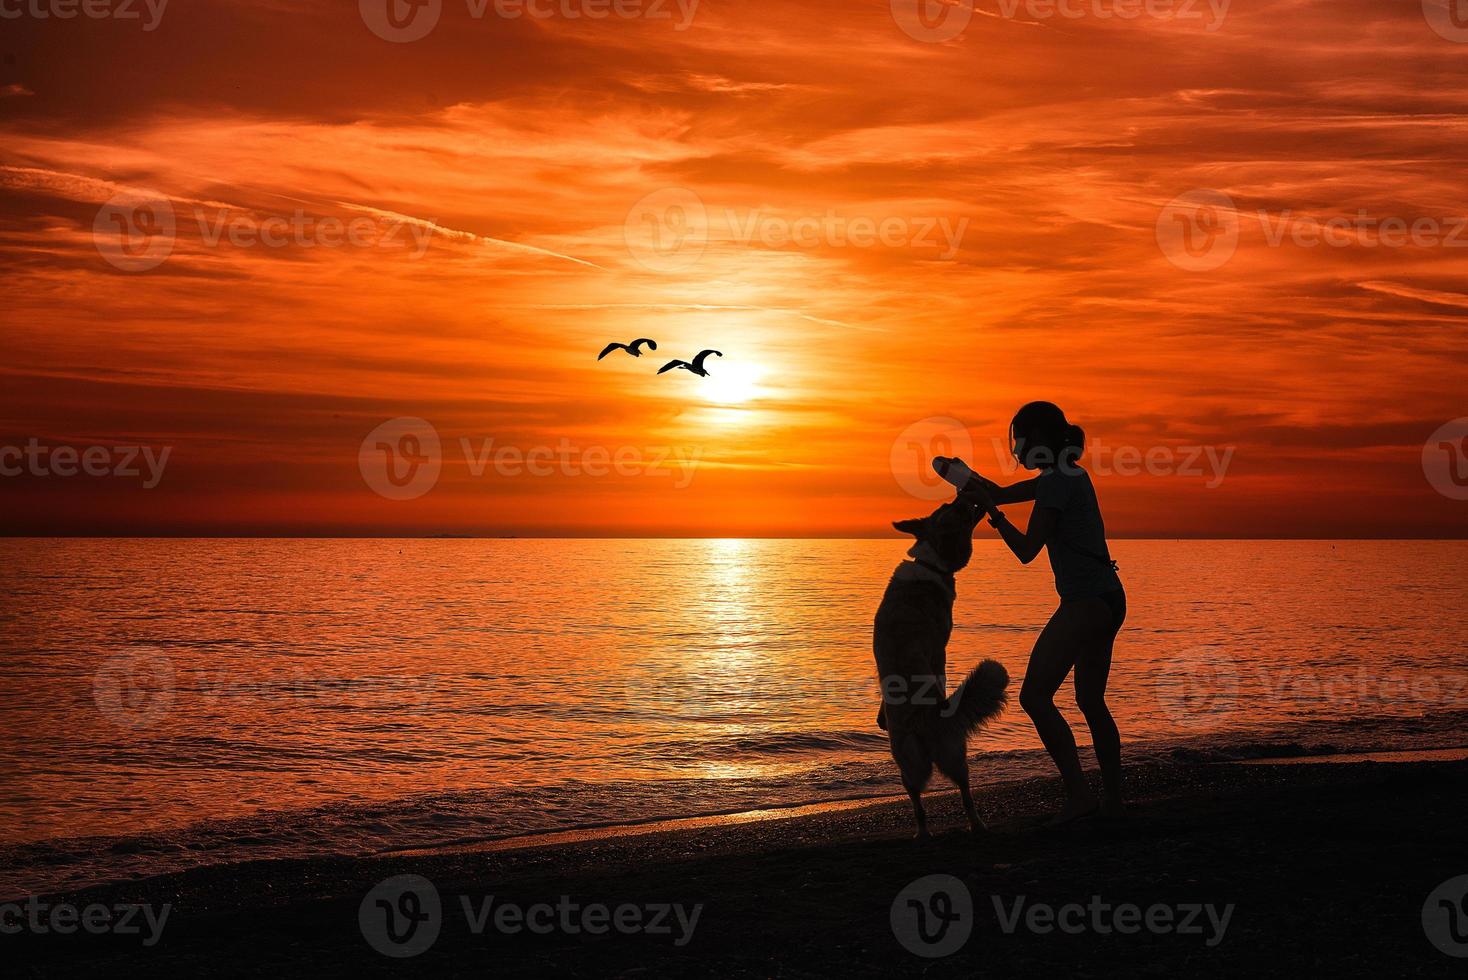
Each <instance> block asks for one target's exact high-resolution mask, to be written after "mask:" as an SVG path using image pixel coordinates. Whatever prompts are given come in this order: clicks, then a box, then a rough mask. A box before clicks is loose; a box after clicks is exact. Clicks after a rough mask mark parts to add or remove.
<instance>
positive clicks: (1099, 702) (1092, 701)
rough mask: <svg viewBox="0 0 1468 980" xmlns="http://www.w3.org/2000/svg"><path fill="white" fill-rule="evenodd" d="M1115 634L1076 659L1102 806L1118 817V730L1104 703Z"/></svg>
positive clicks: (1080, 701)
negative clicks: (1093, 749) (1096, 767)
mask: <svg viewBox="0 0 1468 980" xmlns="http://www.w3.org/2000/svg"><path fill="white" fill-rule="evenodd" d="M1114 640H1115V636H1114V635H1111V636H1108V637H1107V638H1106V639H1105V641H1104V642H1103V643H1101V644H1100V645H1099V646H1098V645H1096V644H1095V643H1094V642H1093V643H1090V644H1087V645H1086V648H1085V649H1083V651H1082V652H1081V653H1080V654H1079V655H1078V656H1077V658H1076V672H1075V692H1076V707H1078V708H1080V709H1081V714H1083V715H1085V716H1086V726H1087V727H1088V728H1090V729H1091V744H1092V745H1094V746H1095V749H1096V763H1097V764H1098V765H1099V766H1100V767H1101V792H1102V808H1103V809H1104V810H1105V811H1106V812H1107V814H1108V815H1112V816H1119V815H1120V813H1121V810H1122V797H1121V733H1120V732H1119V731H1117V729H1116V720H1115V719H1114V718H1112V717H1111V709H1110V708H1108V707H1107V706H1106V681H1107V679H1108V678H1109V677H1110V675H1111V650H1112V644H1113V642H1114Z"/></svg>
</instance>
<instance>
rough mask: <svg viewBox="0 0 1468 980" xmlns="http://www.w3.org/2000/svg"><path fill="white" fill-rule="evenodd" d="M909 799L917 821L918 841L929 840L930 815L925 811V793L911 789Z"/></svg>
mask: <svg viewBox="0 0 1468 980" xmlns="http://www.w3.org/2000/svg"><path fill="white" fill-rule="evenodd" d="M907 797H908V799H910V800H912V816H913V819H915V820H916V821H917V838H918V840H927V839H928V814H927V813H926V811H924V810H923V791H922V790H920V789H910V790H908V791H907Z"/></svg>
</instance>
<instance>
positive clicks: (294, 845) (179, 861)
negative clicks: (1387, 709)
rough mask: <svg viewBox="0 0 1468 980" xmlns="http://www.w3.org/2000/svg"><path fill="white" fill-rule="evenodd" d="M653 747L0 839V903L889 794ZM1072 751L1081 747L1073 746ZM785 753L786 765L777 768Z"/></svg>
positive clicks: (836, 764) (1139, 750)
mask: <svg viewBox="0 0 1468 980" xmlns="http://www.w3.org/2000/svg"><path fill="white" fill-rule="evenodd" d="M1465 721H1468V713H1464V712H1444V713H1442V714H1439V715H1435V716H1432V717H1430V718H1423V719H1415V720H1413V721H1412V722H1411V723H1404V721H1403V719H1401V718H1364V719H1363V718H1354V719H1342V720H1341V721H1340V722H1338V723H1333V724H1313V725H1310V726H1304V727H1300V728H1297V729H1294V730H1291V731H1286V732H1277V733H1272V734H1262V735H1249V734H1245V733H1238V732H1233V733H1220V734H1213V735H1199V736H1196V737H1193V738H1189V739H1184V740H1170V741H1156V742H1146V741H1143V742H1128V743H1126V745H1125V747H1124V751H1125V754H1126V758H1127V759H1128V760H1129V761H1131V762H1133V763H1160V764H1166V765H1203V764H1213V763H1224V762H1237V761H1244V760H1250V759H1269V758H1303V757H1320V758H1328V757H1329V756H1332V755H1346V754H1359V753H1363V752H1389V751H1402V750H1412V749H1432V748H1441V747H1456V746H1459V745H1462V744H1463V742H1464V738H1463V732H1464V731H1465V725H1464V723H1465ZM973 749H974V752H973V756H972V760H971V766H972V769H973V773H974V776H973V779H974V782H975V784H976V785H985V784H988V785H994V784H996V783H1002V782H1007V781H1012V780H1016V779H1022V778H1026V777H1032V776H1037V775H1050V774H1052V773H1053V772H1054V768H1053V766H1052V764H1051V762H1050V760H1049V758H1048V757H1047V756H1046V755H1045V753H1044V752H1043V750H1040V749H1023V748H1022V749H1008V750H1001V751H994V750H989V749H987V748H986V747H985V745H984V743H983V741H982V739H981V740H980V741H979V742H977V743H975V744H974V746H973ZM659 750H660V751H662V752H665V753H667V754H668V755H669V756H674V757H678V758H682V759H686V760H688V761H689V763H690V765H689V769H690V770H692V772H693V774H691V775H686V776H677V777H672V778H657V779H616V780H605V781H591V780H581V779H567V780H563V781H560V782H556V783H552V784H546V785H521V786H503V785H501V786H495V787H485V788H481V789H473V790H455V791H453V792H442V793H426V794H417V795H413V796H408V797H403V798H399V799H391V800H383V801H376V802H342V803H333V804H328V805H322V806H314V807H310V808H300V809H289V810H272V811H263V812H259V813H255V814H252V815H250V816H246V817H240V818H231V819H215V820H206V821H200V822H196V823H192V824H188V825H186V826H182V827H174V828H166V829H159V830H157V831H150V832H147V833H141V834H128V835H120V836H91V837H70V838H62V839H51V840H45V841H39V842H29V843H18V844H9V845H5V846H0V868H3V869H4V870H3V872H0V900H3V899H5V898H7V897H15V896H23V895H28V894H51V893H55V892H58V891H63V890H71V889H77V888H83V887H87V886H91V885H97V884H103V883H107V882H116V881H128V880H136V879H140V878H144V877H151V876H154V875H159V874H167V873H172V872H178V871H184V870H188V869H190V868H195V867H200V866H205V865H216V864H230V863H236V862H242V861H250V860H261V859H293V858H303V857H314V856H327V855H337V856H346V857H363V856H370V855H373V854H380V853H385V852H389V851H397V850H403V849H410V848H431V847H445V846H460V845H465V844H470V843H479V842H486V841H492V840H496V839H502V838H506V837H516V836H522V835H525V834H534V833H541V832H547V831H556V830H571V829H585V828H591V827H600V826H607V825H611V824H622V823H637V822H643V821H648V820H664V819H675V818H680V817H690V816H706V815H713V814H720V813H729V812H736V811H740V810H751V809H761V808H767V807H775V806H794V805H801V804H807V803H823V802H831V801H836V800H849V799H859V798H863V797H869V796H875V795H884V794H889V793H890V794H898V793H900V792H901V786H900V785H899V783H898V780H897V775H896V771H895V768H894V767H893V765H892V763H891V761H890V759H888V758H887V756H886V738H885V736H883V735H880V734H877V733H874V732H862V731H831V730H816V731H792V732H761V733H752V734H741V735H723V736H715V737H712V738H709V739H706V740H702V741H692V740H678V739H669V740H664V741H663V742H661V743H659ZM1083 753H1084V750H1083ZM772 757H773V758H776V759H779V760H781V761H782V764H781V765H778V766H771V765H769V764H768V763H766V764H765V765H763V766H758V767H755V768H756V769H757V770H758V771H759V772H760V775H758V776H737V775H736V776H723V777H717V778H716V777H711V776H709V775H708V767H707V764H708V763H709V762H714V761H718V762H734V763H737V762H738V761H739V760H740V759H750V758H765V759H769V758H772ZM787 761H788V763H789V764H788V765H786V764H784V763H785V762H787Z"/></svg>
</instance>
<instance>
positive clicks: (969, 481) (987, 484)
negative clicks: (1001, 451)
mask: <svg viewBox="0 0 1468 980" xmlns="http://www.w3.org/2000/svg"><path fill="white" fill-rule="evenodd" d="M933 469H934V470H936V471H937V472H938V475H939V476H941V477H942V478H943V479H945V480H947V481H948V482H949V483H951V484H953V485H954V486H956V487H958V492H959V493H974V492H976V491H983V492H984V493H987V494H988V495H989V497H990V499H992V500H993V501H994V502H995V503H996V504H1021V503H1024V502H1025V501H1027V500H1034V499H1035V481H1036V480H1037V479H1039V478H1038V477H1032V478H1031V479H1028V480H1021V481H1020V482H1018V483H1015V484H1012V485H1011V486H1007V487H1001V486H1000V485H999V484H997V483H995V482H994V481H993V480H991V479H989V478H988V477H984V476H980V475H979V474H977V473H975V472H974V471H973V469H972V468H971V467H970V466H969V465H968V464H967V463H965V462H964V461H963V460H961V459H959V458H958V457H957V456H936V457H934V458H933Z"/></svg>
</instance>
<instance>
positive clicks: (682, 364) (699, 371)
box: [658, 350, 724, 378]
mask: <svg viewBox="0 0 1468 980" xmlns="http://www.w3.org/2000/svg"><path fill="white" fill-rule="evenodd" d="M710 354H712V355H714V356H715V357H723V356H724V355H723V354H722V353H721V352H719V351H716V350H701V351H699V352H698V356H697V357H695V358H694V359H693V363H692V364H690V363H688V362H687V361H679V360H672V361H669V362H668V363H667V364H664V365H663V366H662V367H660V368H658V374H663V373H664V372H667V371H671V370H673V369H674V368H682V369H683V370H685V371H691V372H692V373H694V374H696V375H698V376H699V377H700V378H707V377H708V376H709V373H708V371H706V370H704V366H703V360H704V358H706V357H708V356H709V355H710Z"/></svg>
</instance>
